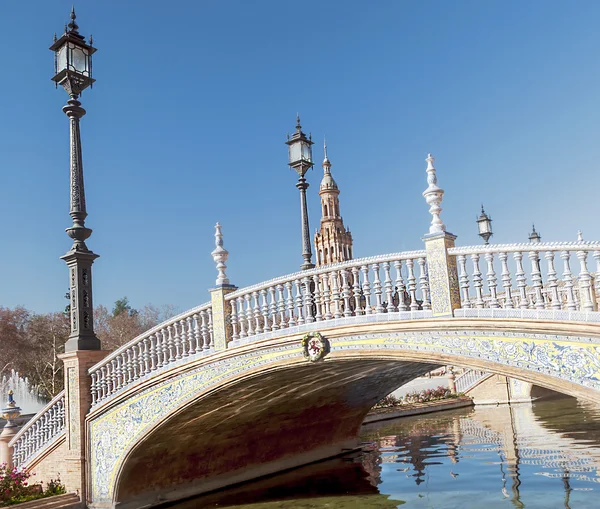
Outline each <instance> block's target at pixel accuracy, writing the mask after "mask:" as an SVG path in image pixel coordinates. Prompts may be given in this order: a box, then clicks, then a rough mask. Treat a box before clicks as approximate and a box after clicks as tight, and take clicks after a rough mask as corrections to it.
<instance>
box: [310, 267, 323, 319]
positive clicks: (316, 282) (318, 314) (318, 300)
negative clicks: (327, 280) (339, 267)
mask: <svg viewBox="0 0 600 509" xmlns="http://www.w3.org/2000/svg"><path fill="white" fill-rule="evenodd" d="M312 280H313V286H314V287H315V321H317V322H320V321H322V320H323V314H322V313H321V305H322V302H321V282H320V278H319V275H318V274H315V275H313V277H312Z"/></svg>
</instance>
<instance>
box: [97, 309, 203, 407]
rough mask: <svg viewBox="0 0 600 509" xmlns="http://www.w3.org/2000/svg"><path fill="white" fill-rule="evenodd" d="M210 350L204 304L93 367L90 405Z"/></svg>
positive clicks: (143, 336) (129, 344)
mask: <svg viewBox="0 0 600 509" xmlns="http://www.w3.org/2000/svg"><path fill="white" fill-rule="evenodd" d="M213 348H214V345H213V326H212V309H211V304H210V303H206V304H202V305H201V306H198V307H196V308H194V309H191V310H190V311H186V312H184V313H181V314H180V315H177V316H176V317H174V318H171V319H170V320H167V321H165V322H163V323H161V324H159V325H157V326H156V327H154V328H152V329H150V330H149V331H147V332H145V333H144V334H141V335H140V336H138V337H137V338H135V339H133V340H132V341H130V342H129V343H127V344H125V345H123V346H122V347H121V348H119V349H118V350H115V351H114V352H113V353H112V354H110V355H109V356H108V357H106V358H105V359H103V360H102V361H101V362H99V363H98V364H96V365H94V366H92V367H91V368H90V370H89V373H90V375H91V378H92V386H91V391H92V406H94V405H97V404H98V403H100V402H101V401H103V400H104V399H106V398H108V397H109V396H111V395H112V394H115V393H116V392H118V391H120V390H122V389H124V388H125V387H128V386H129V385H130V384H132V383H133V382H135V381H137V380H139V379H141V378H143V377H146V376H148V375H150V374H151V373H154V372H156V371H158V370H161V369H163V368H165V367H171V366H172V365H175V364H177V363H180V362H182V360H183V362H187V360H189V358H190V357H196V356H199V355H205V354H207V353H210V352H211V351H212V350H213Z"/></svg>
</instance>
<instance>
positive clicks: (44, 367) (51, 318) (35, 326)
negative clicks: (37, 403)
mask: <svg viewBox="0 0 600 509" xmlns="http://www.w3.org/2000/svg"><path fill="white" fill-rule="evenodd" d="M25 332H26V335H27V337H26V344H27V349H26V351H25V352H23V353H24V355H23V359H22V360H21V363H20V364H21V368H20V370H19V371H20V372H21V373H24V374H26V375H27V377H28V378H29V380H30V381H31V382H32V383H33V385H35V386H37V388H38V391H39V393H40V395H41V396H43V397H45V398H47V399H51V398H52V397H54V396H55V395H56V394H58V393H59V392H60V391H62V389H63V388H64V376H63V363H62V361H61V360H60V359H59V358H58V354H60V353H62V352H64V349H65V343H66V341H67V339H68V337H69V332H70V328H69V318H68V316H65V314H64V313H48V314H44V315H32V316H31V317H30V320H29V321H28V323H27V326H26V331H25Z"/></svg>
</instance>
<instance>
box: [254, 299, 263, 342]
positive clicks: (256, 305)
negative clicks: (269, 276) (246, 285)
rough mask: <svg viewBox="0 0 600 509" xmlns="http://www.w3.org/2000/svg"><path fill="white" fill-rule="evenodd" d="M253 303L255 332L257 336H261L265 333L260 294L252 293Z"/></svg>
mask: <svg viewBox="0 0 600 509" xmlns="http://www.w3.org/2000/svg"><path fill="white" fill-rule="evenodd" d="M252 302H253V304H254V306H253V307H252V314H253V315H254V326H255V327H254V330H255V331H256V334H260V333H261V332H262V331H263V327H262V323H261V314H260V302H259V297H258V292H252Z"/></svg>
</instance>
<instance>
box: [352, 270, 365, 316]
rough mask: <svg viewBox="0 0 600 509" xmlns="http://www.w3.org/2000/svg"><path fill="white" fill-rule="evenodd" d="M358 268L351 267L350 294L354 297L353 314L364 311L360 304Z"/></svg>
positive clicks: (357, 314)
mask: <svg viewBox="0 0 600 509" xmlns="http://www.w3.org/2000/svg"><path fill="white" fill-rule="evenodd" d="M361 292H362V291H361V288H360V269H359V268H358V267H352V296H353V298H354V315H355V316H360V315H364V314H365V312H364V311H363V309H362V308H361V306H360V295H361Z"/></svg>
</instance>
